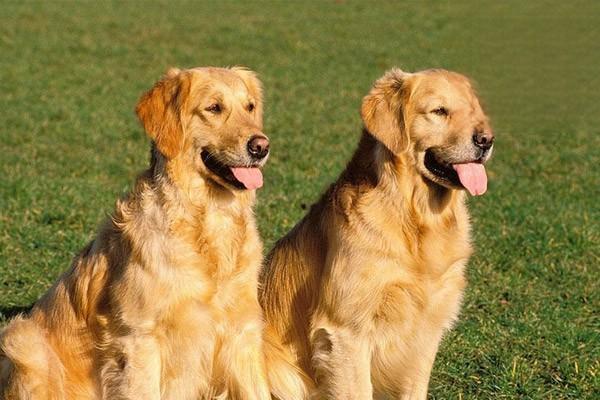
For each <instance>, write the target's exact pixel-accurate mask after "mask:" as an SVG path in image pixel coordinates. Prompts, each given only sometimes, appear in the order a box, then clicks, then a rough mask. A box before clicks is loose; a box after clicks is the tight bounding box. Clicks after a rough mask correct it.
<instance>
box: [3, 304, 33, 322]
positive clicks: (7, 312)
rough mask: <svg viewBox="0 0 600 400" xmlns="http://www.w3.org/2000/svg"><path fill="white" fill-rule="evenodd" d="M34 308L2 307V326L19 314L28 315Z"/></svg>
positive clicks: (31, 306)
mask: <svg viewBox="0 0 600 400" xmlns="http://www.w3.org/2000/svg"><path fill="white" fill-rule="evenodd" d="M32 308H33V304H30V305H28V306H0V324H2V323H5V322H8V321H9V320H10V319H12V318H14V317H16V316H17V315H19V314H27V313H29V311H31V309H32Z"/></svg>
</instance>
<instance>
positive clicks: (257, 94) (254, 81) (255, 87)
mask: <svg viewBox="0 0 600 400" xmlns="http://www.w3.org/2000/svg"><path fill="white" fill-rule="evenodd" d="M231 70H232V71H234V72H235V73H237V74H238V75H239V76H240V78H242V80H243V81H244V84H245V85H246V87H247V88H248V92H249V93H250V96H252V97H253V99H254V102H255V104H254V107H255V108H254V112H255V113H256V116H257V118H258V121H259V122H260V123H261V124H262V118H263V91H262V83H261V82H260V80H259V79H258V76H257V75H256V73H255V72H254V71H251V70H249V69H248V68H246V67H239V66H237V67H233V68H231Z"/></svg>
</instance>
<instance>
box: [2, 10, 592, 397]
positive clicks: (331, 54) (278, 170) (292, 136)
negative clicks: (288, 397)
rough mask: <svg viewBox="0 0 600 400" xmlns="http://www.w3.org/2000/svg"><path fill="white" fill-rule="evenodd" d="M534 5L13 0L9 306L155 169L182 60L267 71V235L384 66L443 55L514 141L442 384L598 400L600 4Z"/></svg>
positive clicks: (6, 77)
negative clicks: (146, 110) (154, 109)
mask: <svg viewBox="0 0 600 400" xmlns="http://www.w3.org/2000/svg"><path fill="white" fill-rule="evenodd" d="M530 3H531V4H530V5H526V3H525V2H509V3H492V2H490V3H489V4H483V3H481V2H472V3H460V4H459V3H451V4H450V3H446V2H439V3H438V2H436V3H422V2H410V3H406V4H404V5H401V4H397V3H383V2H381V3H380V2H378V3H370V2H352V1H337V2H309V3H307V4H304V5H302V6H301V3H283V2H281V3H252V2H250V3H248V2H244V3H237V2H227V1H225V2H220V3H218V4H217V3H214V4H209V3H183V2H176V3H174V4H168V3H166V2H164V3H142V2H127V3H123V4H113V3H91V2H89V3H66V2H64V3H58V2H44V3H41V2H40V3H27V2H25V3H21V4H19V3H17V2H15V3H12V2H10V3H9V2H4V3H3V5H2V7H1V8H0V54H1V56H0V160H1V161H0V319H5V318H6V317H7V316H10V315H12V314H14V313H15V312H16V311H18V310H20V309H21V308H22V307H27V306H28V305H30V304H31V303H32V302H34V301H35V299H36V298H38V296H40V294H41V293H43V292H44V291H45V290H46V289H47V288H48V287H49V286H50V285H51V283H52V282H53V281H54V280H55V279H56V277H57V276H58V275H59V274H60V272H61V271H62V270H64V269H65V268H67V266H68V265H69V262H70V260H71V257H72V256H73V255H74V254H75V252H76V251H77V250H78V249H80V248H81V247H83V246H84V244H85V243H86V242H87V241H89V240H90V239H91V238H92V237H93V236H94V231H95V227H96V226H97V225H98V224H99V223H100V221H101V220H102V219H103V218H104V217H105V216H106V215H107V213H108V212H110V211H111V208H112V205H113V203H114V200H115V199H116V198H117V197H118V196H119V195H120V194H122V193H123V192H125V191H127V190H128V188H129V187H130V185H131V183H132V181H133V179H134V177H135V176H136V174H137V173H138V172H139V171H141V170H142V169H144V168H145V167H146V165H147V156H148V148H149V146H148V140H147V139H146V137H145V136H144V134H143V131H142V129H141V128H140V126H139V125H138V123H137V121H136V118H135V116H134V113H133V108H134V105H135V102H136V100H137V98H138V96H139V95H140V94H141V93H142V91H143V90H146V89H147V88H149V87H150V85H151V84H152V83H153V82H154V81H155V80H156V79H157V78H158V77H159V76H160V75H161V74H162V73H163V72H164V71H165V70H166V68H167V67H168V66H180V67H190V66H197V65H219V66H223V65H235V64H241V65H247V66H249V67H251V68H252V69H254V70H256V71H258V72H259V73H260V75H261V77H262V79H263V81H264V86H265V91H266V97H267V105H266V120H265V124H266V127H265V132H266V133H267V134H268V135H269V136H270V137H271V139H272V149H273V152H272V157H271V159H270V162H269V165H268V167H267V169H266V171H265V183H266V185H265V188H264V189H262V190H261V191H260V193H259V206H258V210H257V214H258V218H259V221H260V227H261V233H262V235H263V238H264V240H265V242H266V244H267V246H269V245H270V244H271V243H273V241H274V240H275V239H276V238H278V237H280V236H281V235H283V234H284V233H285V232H286V231H287V230H289V229H290V228H291V227H292V226H293V224H294V223H295V222H296V221H297V220H298V219H299V218H300V217H301V216H302V215H303V213H304V212H305V211H304V207H305V205H307V204H310V203H311V202H312V201H314V200H316V198H317V196H318V194H319V193H320V192H321V191H322V190H323V189H324V188H325V187H326V185H327V184H328V183H329V182H331V181H332V180H333V179H335V177H336V176H337V174H338V173H339V172H340V171H341V169H342V167H343V165H344V163H345V161H346V160H347V159H348V157H349V155H350V154H351V153H352V151H353V148H354V146H355V144H356V142H357V139H358V135H359V131H360V120H359V115H358V108H359V104H360V99H361V97H362V96H363V95H364V94H366V92H367V90H368V89H369V87H370V84H371V83H372V81H373V80H375V79H376V78H377V77H378V76H380V75H381V74H382V73H383V72H384V71H385V70H386V69H388V68H390V67H392V66H400V67H402V68H404V69H406V70H417V69H422V68H428V67H445V68H449V69H455V70H458V71H461V72H463V73H466V74H467V75H470V76H471V77H473V78H474V80H475V81H476V82H478V86H479V92H480V94H481V96H482V97H483V98H484V100H485V103H486V107H487V109H488V111H489V113H490V115H491V116H492V122H493V124H494V127H495V131H496V135H497V146H496V152H495V156H494V159H493V160H492V162H491V163H490V164H489V168H488V171H489V176H490V188H489V192H488V194H486V195H485V196H484V197H482V198H477V199H473V200H472V201H470V208H471V210H472V215H473V229H474V238H475V243H476V249H477V250H476V253H475V255H474V257H473V259H472V261H471V263H470V266H469V273H468V275H469V281H470V285H469V287H468V290H467V295H466V300H465V304H464V308H463V312H462V316H461V321H460V323H459V324H458V325H457V327H456V329H455V330H454V331H453V332H452V333H450V334H449V335H448V336H447V337H446V339H445V340H444V343H443V346H442V348H441V350H440V353H439V356H438V359H437V361H436V364H435V368H434V372H433V375H432V379H431V389H430V398H431V399H492V398H494V399H504V398H506V399H516V398H519V399H593V398H600V295H599V293H600V287H599V278H600V270H599V261H600V237H599V236H600V235H599V234H600V227H599V221H600V206H599V203H598V202H599V200H600V168H599V167H598V164H599V162H600V157H599V154H600V151H599V149H600V106H599V104H600V94H599V91H600V90H599V88H600V74H599V72H600V70H599V69H598V64H599V63H600V29H599V28H598V27H600V7H598V6H594V5H593V3H592V2H591V1H588V2H575V3H569V4H566V2H565V3H563V2H554V3H550V2H530ZM534 3H535V5H533V4H534Z"/></svg>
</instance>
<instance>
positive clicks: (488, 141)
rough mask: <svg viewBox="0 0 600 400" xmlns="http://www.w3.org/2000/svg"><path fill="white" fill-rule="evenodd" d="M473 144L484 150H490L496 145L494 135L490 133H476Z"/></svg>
mask: <svg viewBox="0 0 600 400" xmlns="http://www.w3.org/2000/svg"><path fill="white" fill-rule="evenodd" d="M473 143H475V146H477V147H479V148H480V149H482V150H489V149H490V147H492V145H493V144H494V135H493V134H492V133H489V132H475V133H474V134H473Z"/></svg>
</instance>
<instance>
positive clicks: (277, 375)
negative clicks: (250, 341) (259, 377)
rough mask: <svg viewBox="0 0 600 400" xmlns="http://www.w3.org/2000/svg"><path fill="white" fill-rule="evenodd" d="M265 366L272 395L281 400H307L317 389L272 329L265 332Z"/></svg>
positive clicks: (268, 328)
mask: <svg viewBox="0 0 600 400" xmlns="http://www.w3.org/2000/svg"><path fill="white" fill-rule="evenodd" d="M264 336H265V340H264V353H265V364H266V367H267V375H268V378H269V385H270V387H271V393H272V394H273V395H274V396H275V397H276V398H277V399H280V400H305V399H308V398H309V396H310V393H312V392H313V391H314V390H315V388H314V384H313V382H312V379H311V378H309V377H308V376H307V375H306V374H305V373H304V371H302V370H301V369H300V367H298V366H297V365H296V364H295V363H294V360H293V358H292V356H291V354H289V353H288V351H287V349H285V348H284V347H283V346H282V345H281V343H280V341H279V340H278V337H277V336H276V335H275V333H274V332H273V331H272V329H271V328H270V327H267V328H266V329H265V332H264Z"/></svg>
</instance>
